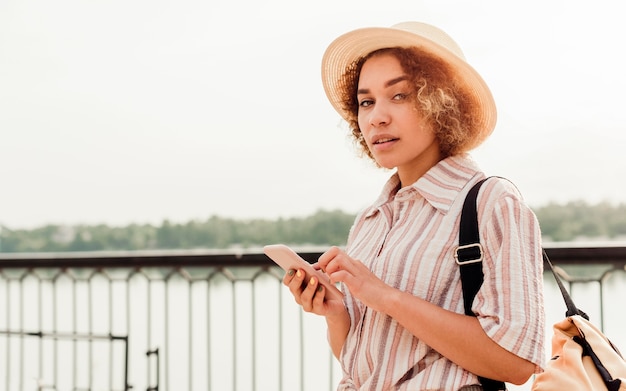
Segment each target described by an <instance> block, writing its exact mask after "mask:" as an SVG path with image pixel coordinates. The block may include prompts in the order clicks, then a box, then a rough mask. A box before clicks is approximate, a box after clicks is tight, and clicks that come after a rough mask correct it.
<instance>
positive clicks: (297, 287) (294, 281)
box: [288, 270, 305, 305]
mask: <svg viewBox="0 0 626 391" xmlns="http://www.w3.org/2000/svg"><path fill="white" fill-rule="evenodd" d="M304 276H305V274H304V271H302V270H297V271H296V272H295V273H294V275H293V277H292V278H291V281H289V285H288V286H289V290H290V291H291V294H292V295H293V296H294V298H295V299H296V303H298V304H300V305H302V297H301V296H302V285H303V283H304Z"/></svg>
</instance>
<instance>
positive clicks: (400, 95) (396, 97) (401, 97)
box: [393, 92, 409, 100]
mask: <svg viewBox="0 0 626 391" xmlns="http://www.w3.org/2000/svg"><path fill="white" fill-rule="evenodd" d="M407 96H409V94H405V93H404V92H400V93H397V94H395V95H394V96H393V100H405V99H406V98H407Z"/></svg>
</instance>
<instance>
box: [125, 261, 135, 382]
mask: <svg viewBox="0 0 626 391" xmlns="http://www.w3.org/2000/svg"><path fill="white" fill-rule="evenodd" d="M132 275H133V273H132V271H129V273H128V274H127V275H126V282H125V283H126V368H125V372H124V385H125V387H127V388H124V391H126V390H127V389H129V388H128V387H129V385H128V351H129V349H130V346H129V343H128V340H129V336H130V314H131V308H130V279H131V277H132Z"/></svg>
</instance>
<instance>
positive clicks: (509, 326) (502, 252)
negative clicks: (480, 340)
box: [472, 180, 545, 372]
mask: <svg viewBox="0 0 626 391" xmlns="http://www.w3.org/2000/svg"><path fill="white" fill-rule="evenodd" d="M485 185H486V186H484V188H485V189H484V192H485V193H484V195H483V196H482V197H480V196H479V205H478V213H479V230H480V237H481V243H482V245H483V248H484V252H485V257H484V259H483V272H484V282H483V285H482V286H481V288H480V290H479V292H478V294H477V295H476V298H475V300H474V303H473V307H472V309H473V310H474V312H475V313H476V314H477V316H478V319H479V321H480V324H481V325H482V327H483V329H484V330H485V332H486V333H487V335H488V336H489V337H490V338H491V339H493V340H494V341H495V342H496V343H498V344H499V345H500V346H502V347H503V348H505V349H506V350H508V351H510V352H512V353H514V354H515V355H517V356H519V357H521V358H524V359H526V360H528V361H530V362H532V363H534V364H535V365H536V367H537V372H540V371H541V370H542V368H543V367H544V366H545V353H544V345H545V312H544V298H543V258H542V247H541V246H542V244H541V231H540V228H539V222H538V221H537V218H536V216H535V214H534V213H533V212H532V210H531V209H530V208H529V207H528V206H527V205H526V204H525V203H524V201H523V200H522V198H521V196H520V194H519V192H518V191H517V189H516V188H515V187H514V186H513V185H512V184H510V183H509V182H508V181H504V180H498V181H487V183H485Z"/></svg>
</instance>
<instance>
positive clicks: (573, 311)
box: [543, 250, 589, 320]
mask: <svg viewBox="0 0 626 391" xmlns="http://www.w3.org/2000/svg"><path fill="white" fill-rule="evenodd" d="M543 262H544V264H545V265H548V267H549V268H550V271H551V272H552V275H553V276H554V279H555V280H556V284H557V285H558V286H559V290H560V291H561V296H563V301H565V306H566V307H567V312H565V316H566V317H568V316H573V315H580V316H582V317H583V318H585V319H587V320H589V315H587V314H586V313H585V312H584V311H582V310H581V309H579V308H578V307H576V304H574V300H572V297H571V296H570V295H569V292H567V289H565V286H564V285H563V281H561V278H560V277H559V275H558V274H557V272H556V270H554V266H553V265H552V262H550V258H548V254H547V253H546V250H543Z"/></svg>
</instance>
